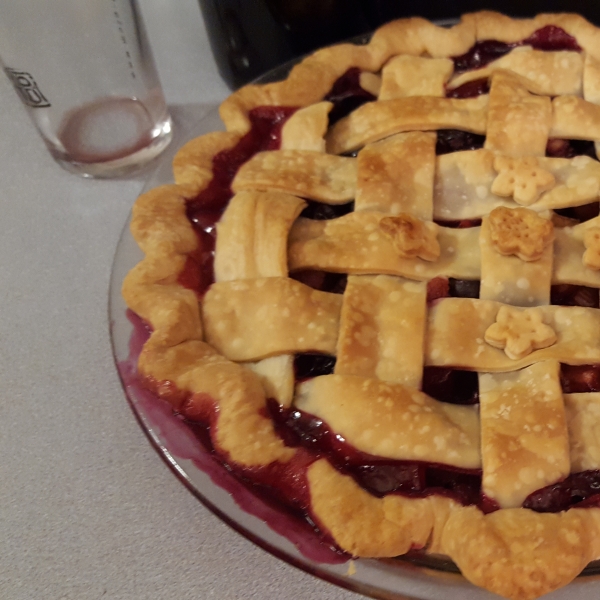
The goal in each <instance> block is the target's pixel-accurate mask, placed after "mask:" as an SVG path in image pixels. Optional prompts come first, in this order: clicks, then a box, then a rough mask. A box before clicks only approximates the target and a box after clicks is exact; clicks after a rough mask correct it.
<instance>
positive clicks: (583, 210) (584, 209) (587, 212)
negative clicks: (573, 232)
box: [555, 202, 600, 223]
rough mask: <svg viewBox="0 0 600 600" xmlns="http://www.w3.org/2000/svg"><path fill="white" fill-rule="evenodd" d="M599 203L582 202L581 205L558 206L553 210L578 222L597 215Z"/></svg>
mask: <svg viewBox="0 0 600 600" xmlns="http://www.w3.org/2000/svg"><path fill="white" fill-rule="evenodd" d="M599 207H600V204H598V202H591V203H590V204H584V205H583V206H573V207H571V208H559V209H557V210H556V211H555V212H556V213H557V214H559V215H561V216H562V217H567V218H569V219H575V220H576V221H579V222H580V223H583V222H584V221H589V220H590V219H593V218H594V217H597V216H598V208H599Z"/></svg>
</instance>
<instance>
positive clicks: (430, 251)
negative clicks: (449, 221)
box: [379, 213, 440, 261]
mask: <svg viewBox="0 0 600 600" xmlns="http://www.w3.org/2000/svg"><path fill="white" fill-rule="evenodd" d="M379 228H380V229H381V231H383V233H384V234H385V235H386V236H388V237H389V238H390V239H391V240H392V245H393V247H394V250H395V251H396V252H397V253H398V254H399V255H400V256H402V257H403V258H415V257H418V258H422V259H423V260H428V261H434V260H437V259H438V258H439V257H440V244H439V242H438V241H437V225H435V223H424V222H423V221H421V220H420V219H416V218H415V217H411V216H410V215H409V214H406V213H400V214H399V215H396V216H393V217H383V219H381V221H379Z"/></svg>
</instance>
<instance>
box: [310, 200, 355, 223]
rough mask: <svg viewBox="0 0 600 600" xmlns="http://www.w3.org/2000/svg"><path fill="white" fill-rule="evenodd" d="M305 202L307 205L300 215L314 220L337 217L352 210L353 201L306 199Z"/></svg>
mask: <svg viewBox="0 0 600 600" xmlns="http://www.w3.org/2000/svg"><path fill="white" fill-rule="evenodd" d="M306 202H307V206H306V208H305V209H304V210H303V211H302V213H301V214H300V216H301V217H305V218H306V219H314V220H315V221H327V220H329V219H337V218H338V217H343V216H344V215H347V214H348V213H351V212H352V211H353V210H354V202H348V203H347V204H323V203H322V202H315V201H314V200H306Z"/></svg>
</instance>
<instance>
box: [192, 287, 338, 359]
mask: <svg viewBox="0 0 600 600" xmlns="http://www.w3.org/2000/svg"><path fill="white" fill-rule="evenodd" d="M341 308H342V297H341V296H340V295H339V294H330V293H328V292H320V291H318V290H314V289H312V288H310V287H308V286H306V285H304V284H302V283H300V282H299V281H295V280H294V279H288V278H286V277H269V278H257V279H247V280H239V281H223V282H220V283H214V284H213V285H212V286H211V288H210V289H209V290H208V292H207V293H206V295H205V296H204V301H203V303H202V314H203V321H204V326H205V329H206V340H207V341H208V342H209V343H210V344H211V345H212V346H214V347H215V348H216V349H217V350H219V352H221V353H222V354H223V355H224V356H226V357H227V358H229V359H230V360H236V361H253V360H258V359H261V358H267V357H269V356H275V355H277V354H288V353H293V352H322V353H324V354H334V352H335V345H336V341H337V334H338V330H339V326H340V312H341ZM257 323H260V329H261V335H256V324H257Z"/></svg>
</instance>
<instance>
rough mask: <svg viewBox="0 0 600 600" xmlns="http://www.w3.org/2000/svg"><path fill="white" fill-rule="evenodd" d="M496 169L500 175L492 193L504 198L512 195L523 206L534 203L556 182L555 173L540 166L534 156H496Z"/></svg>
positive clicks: (495, 181) (493, 184)
mask: <svg viewBox="0 0 600 600" xmlns="http://www.w3.org/2000/svg"><path fill="white" fill-rule="evenodd" d="M494 169H495V170H496V172H497V173H498V175H497V177H496V179H494V182H493V183H492V194H496V196H501V197H503V198H508V197H510V196H512V197H513V198H514V201H515V202H517V203H518V204H521V205H523V206H529V205H530V204H533V203H534V202H535V201H536V200H537V199H538V198H539V197H540V196H541V195H542V193H543V192H545V191H547V190H550V189H552V188H553V187H554V184H555V182H556V180H555V178H554V175H553V174H552V173H551V172H550V171H546V169H543V168H542V167H540V164H539V162H538V159H537V158H535V157H534V156H527V157H525V158H510V157H509V156H496V158H495V159H494Z"/></svg>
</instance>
